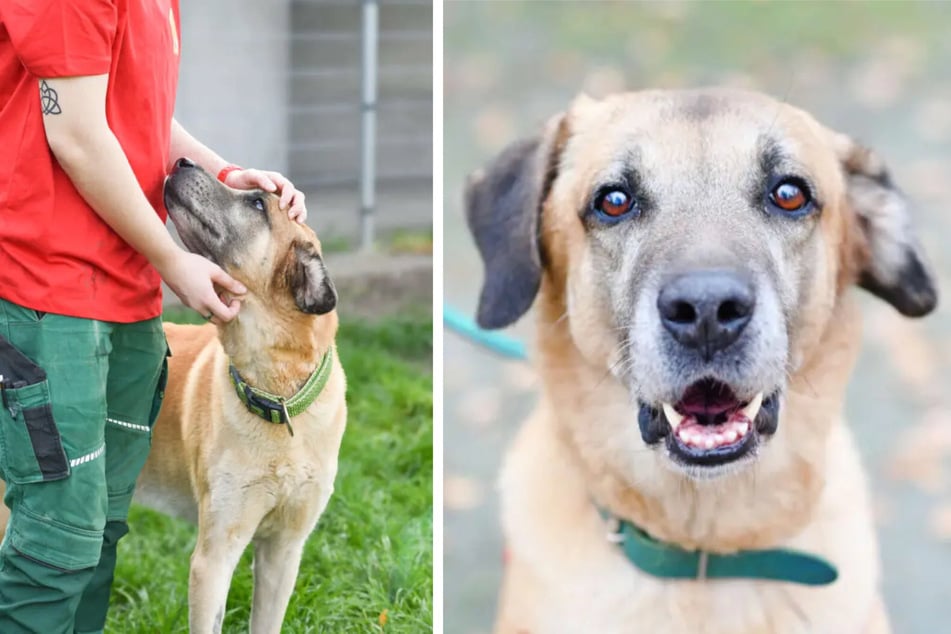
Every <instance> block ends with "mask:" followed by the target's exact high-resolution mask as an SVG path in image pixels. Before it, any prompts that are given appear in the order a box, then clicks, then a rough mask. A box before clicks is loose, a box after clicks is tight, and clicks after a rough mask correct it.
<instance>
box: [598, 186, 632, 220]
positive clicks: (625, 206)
mask: <svg viewBox="0 0 951 634" xmlns="http://www.w3.org/2000/svg"><path fill="white" fill-rule="evenodd" d="M594 209H595V212H596V213H597V214H598V215H599V216H600V217H601V218H602V219H604V220H617V219H618V218H621V217H622V216H625V215H627V214H628V213H630V212H631V211H634V210H635V209H636V206H635V204H634V198H633V197H632V196H631V195H630V194H628V193H627V192H625V191H623V190H620V189H611V190H608V191H606V192H604V193H603V194H601V195H599V196H598V197H597V199H595V203H594Z"/></svg>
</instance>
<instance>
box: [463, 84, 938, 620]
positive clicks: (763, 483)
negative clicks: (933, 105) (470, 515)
mask: <svg viewBox="0 0 951 634" xmlns="http://www.w3.org/2000/svg"><path fill="white" fill-rule="evenodd" d="M466 206H467V215H468V219H469V223H470V228H471V229H472V232H473V234H474V236H475V238H476V241H477V243H478V246H479V249H480V252H481V255H482V257H483V260H484V263H485V268H486V277H485V283H484V286H483V289H482V295H481V298H480V304H479V312H478V320H479V322H480V324H481V325H482V326H484V327H489V328H493V327H501V326H505V325H507V324H509V323H512V322H513V321H515V320H516V319H518V318H519V317H520V316H521V315H522V314H523V313H525V312H526V311H527V310H528V308H529V307H530V305H531V304H532V303H533V301H535V303H536V306H537V308H536V312H537V323H538V327H537V367H538V370H539V372H540V374H541V377H542V383H543V387H542V394H541V401H540V403H539V405H538V408H537V410H536V411H535V413H534V415H533V416H532V417H531V418H530V419H529V421H528V422H527V423H526V424H525V426H524V427H523V428H522V430H521V432H520V434H519V436H518V438H517V440H516V441H515V443H514V446H513V447H512V449H511V451H510V453H509V455H508V458H507V460H506V464H505V467H504V472H503V475H502V478H501V489H502V515H503V525H504V532H505V538H506V542H507V546H508V549H509V564H508V566H507V569H506V575H505V581H504V584H503V588H502V593H501V602H500V611H499V615H498V621H497V629H496V631H497V632H500V633H515V632H519V633H531V634H557V633H566V634H577V633H579V632H600V633H605V634H609V633H621V632H651V633H652V634H688V633H689V634H701V633H707V634H752V633H763V634H767V633H768V634H789V633H802V634H806V633H808V634H859V633H872V632H876V633H878V632H887V631H888V628H889V626H888V620H887V617H886V614H885V612H884V606H883V603H882V599H881V594H880V590H879V564H878V555H877V545H876V538H875V531H874V529H873V525H872V517H871V510H870V505H869V498H868V494H867V491H866V482H865V478H864V475H863V472H862V469H861V466H860V463H859V458H858V455H857V452H856V450H855V447H854V445H853V441H852V436H851V434H850V432H849V430H848V429H847V428H846V426H845V424H844V422H843V420H842V415H843V400H844V392H845V387H846V383H847V380H848V377H849V375H850V373H851V370H852V367H853V364H854V362H855V358H856V355H857V352H858V348H859V340H860V332H859V330H860V328H859V326H860V322H859V315H858V314H857V309H856V306H855V302H854V299H853V298H852V297H851V293H850V292H849V287H850V286H851V285H853V284H854V283H856V282H858V283H859V284H860V285H861V286H863V287H864V288H866V289H868V290H870V291H871V292H873V293H875V294H876V295H878V296H879V297H881V298H883V299H885V300H886V301H888V302H890V303H891V304H893V305H894V306H895V307H896V308H897V309H898V310H900V311H901V312H902V313H904V314H906V315H909V316H920V315H924V314H926V313H928V312H929V311H931V310H932V309H933V307H934V305H935V302H936V294H935V291H934V287H933V282H932V279H931V277H930V275H929V274H928V272H927V269H926V267H925V266H924V264H923V262H924V258H923V256H922V254H921V252H920V249H919V246H918V243H917V241H916V239H915V238H914V236H913V235H912V233H911V229H910V220H909V217H908V211H907V206H906V203H905V201H904V199H903V198H902V197H901V195H900V194H899V192H898V191H897V190H896V189H895V188H894V186H893V185H892V182H891V180H890V178H889V176H888V173H887V172H886V171H885V168H884V166H883V165H882V163H881V162H880V161H879V159H878V158H877V157H876V156H875V155H874V154H872V153H871V152H869V151H868V150H866V149H864V148H862V147H860V146H858V145H856V144H855V143H854V142H853V141H852V140H851V139H849V138H847V137H845V136H843V135H841V134H838V133H835V132H833V131H831V130H828V129H827V128H825V127H823V126H822V125H820V124H819V123H817V122H816V121H815V120H814V119H813V118H812V117H810V116H809V115H808V114H806V113H805V112H803V111H801V110H797V109H796V108H793V107H791V106H788V105H786V104H782V103H779V102H777V101H774V100H772V99H770V98H768V97H765V96H762V95H758V94H754V93H744V92H732V91H725V90H707V91H685V92H640V93H633V94H623V95H617V96H613V97H610V98H608V99H605V100H604V101H599V102H596V101H592V100H591V99H588V98H586V97H581V98H579V99H577V100H576V101H575V102H574V104H573V105H572V106H571V108H570V109H569V110H568V111H567V112H566V113H564V114H562V115H559V116H557V117H555V118H554V119H553V120H552V121H551V122H550V123H549V125H548V126H547V128H546V129H545V131H544V132H543V134H542V135H541V136H540V137H539V138H537V139H534V140H530V141H526V142H521V143H517V144H515V145H513V146H511V147H510V148H509V149H507V150H506V151H505V152H503V154H502V155H501V156H500V157H499V158H498V159H497V160H496V161H495V162H494V163H493V164H492V165H491V166H490V167H489V168H488V169H487V170H486V171H485V172H480V173H477V174H476V175H474V176H473V177H472V179H471V180H470V184H469V188H468V192H467V200H466ZM536 295H537V300H536ZM599 509H600V510H601V511H602V512H604V514H605V516H607V517H608V518H609V521H607V522H606V521H604V520H602V516H601V515H600V514H599ZM619 525H626V526H627V527H628V528H629V529H630V528H631V527H636V529H640V530H642V531H644V533H646V535H648V536H649V537H645V538H643V539H639V540H638V539H632V538H630V535H631V534H635V533H636V532H637V531H636V530H632V531H631V532H630V533H624V534H621V535H619V534H618V533H617V532H616V529H617V527H618V526H619ZM616 542H622V544H619V543H616ZM644 542H647V543H650V544H651V546H650V547H651V548H654V547H656V546H657V545H658V544H659V543H661V544H660V545H661V546H662V547H663V548H667V549H669V550H671V551H675V552H676V553H678V555H677V556H678V557H679V556H683V557H687V558H689V561H690V562H691V564H690V567H689V573H688V574H687V575H686V576H685V577H681V578H670V577H669V576H663V575H659V576H655V573H650V574H649V573H648V572H645V570H644V567H645V566H646V565H650V563H651V562H650V561H647V562H646V564H645V560H640V561H641V563H638V564H636V565H635V563H634V559H629V558H628V557H627V556H626V550H625V549H626V548H628V547H629V545H630V544H631V543H637V544H641V543H644ZM777 548H784V549H787V550H788V549H791V550H794V551H796V553H797V555H796V556H797V557H799V558H800V559H802V558H808V559H810V565H812V566H813V568H815V566H819V568H820V569H821V570H820V571H821V572H822V574H820V575H819V577H823V576H824V577H825V578H824V580H823V581H821V582H819V583H818V584H817V585H805V583H804V582H803V581H801V580H792V579H789V578H785V577H779V578H761V577H755V578H754V577H750V576H748V575H746V574H740V575H732V576H731V575H723V574H722V573H723V571H724V570H725V567H724V565H723V562H724V561H728V560H729V558H728V557H723V555H725V554H730V553H738V552H742V553H743V554H742V557H748V556H749V555H750V554H751V553H750V551H763V550H767V551H770V552H769V553H768V556H769V557H772V558H773V560H774V561H775V559H776V556H777V555H776V554H775V552H774V549H777ZM752 554H753V555H754V556H758V553H752ZM661 559H663V563H664V564H665V565H666V564H669V563H670V559H669V558H667V557H666V555H665V557H663V558H661ZM817 559H820V560H824V561H826V562H827V563H826V564H817V563H816V560H817ZM745 561H749V560H748V559H745ZM828 564H831V566H832V568H831V569H830V567H829V565H828ZM744 565H745V564H744ZM823 566H824V567H823ZM781 568H782V570H780V573H781V574H782V575H789V574H791V572H793V571H792V570H791V567H789V566H784V567H783V566H781ZM668 569H669V566H668ZM830 572H831V574H826V573H830ZM836 575H837V579H836V580H834V581H832V580H833V579H835V578H836ZM724 576H726V577H731V578H723V577H724ZM777 579H781V580H777Z"/></svg>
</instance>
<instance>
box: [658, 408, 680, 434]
mask: <svg viewBox="0 0 951 634" xmlns="http://www.w3.org/2000/svg"><path fill="white" fill-rule="evenodd" d="M662 407H663V408H664V416H666V417H667V422H668V423H669V424H670V428H671V429H674V430H676V429H677V428H678V427H680V423H682V422H684V416H683V414H681V413H680V412H678V411H677V410H675V409H674V406H673V405H671V404H670V403H663V404H662Z"/></svg>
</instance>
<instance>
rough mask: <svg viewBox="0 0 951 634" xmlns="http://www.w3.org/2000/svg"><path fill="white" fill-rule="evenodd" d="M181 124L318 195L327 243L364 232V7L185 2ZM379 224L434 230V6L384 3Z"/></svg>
mask: <svg viewBox="0 0 951 634" xmlns="http://www.w3.org/2000/svg"><path fill="white" fill-rule="evenodd" d="M181 11H182V64H181V75H180V80H179V92H178V104H177V110H176V116H177V117H178V118H179V120H180V121H181V122H182V124H183V125H184V126H185V127H186V128H187V129H188V130H189V131H190V132H192V134H194V135H195V136H196V137H197V138H199V139H201V140H202V141H203V142H205V143H206V144H208V145H209V146H210V147H212V148H214V149H215V150H216V151H217V152H219V153H220V154H221V155H222V156H224V157H225V158H226V159H228V160H230V161H233V162H235V163H238V164H241V165H253V166H256V167H262V168H269V169H277V170H279V171H282V172H284V173H285V174H287V175H288V176H289V177H290V178H291V179H292V180H293V181H294V183H295V184H296V185H297V186H298V188H300V189H302V190H304V191H305V192H306V193H307V194H308V200H309V203H308V207H309V208H310V211H311V217H312V218H313V222H312V223H311V224H312V225H313V226H314V227H315V228H318V230H319V232H320V233H321V235H324V236H326V235H336V236H342V237H346V238H349V239H353V238H354V237H355V236H356V235H357V234H358V222H359V220H358V210H359V196H358V190H357V185H358V183H359V178H360V169H359V157H360V82H361V2H360V0H181ZM379 28H380V40H379V100H380V103H379V111H378V112H379V114H378V123H377V148H378V149H377V176H378V187H377V190H378V200H379V205H378V207H377V214H376V217H377V222H376V224H377V226H379V227H380V228H381V229H382V230H384V231H386V230H388V229H396V228H404V227H428V226H431V224H432V204H431V203H432V193H431V192H432V94H433V93H432V72H433V71H432V2H431V1H430V0H381V1H380V9H379Z"/></svg>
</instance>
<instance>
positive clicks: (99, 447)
mask: <svg viewBox="0 0 951 634" xmlns="http://www.w3.org/2000/svg"><path fill="white" fill-rule="evenodd" d="M179 47H180V42H179V11H178V0H0V148H2V149H0V396H2V407H0V476H2V479H3V480H4V482H5V484H6V492H5V496H4V501H5V502H6V504H7V506H8V507H9V508H10V517H9V523H8V524H7V527H6V535H5V537H4V541H3V544H2V546H0V632H2V633H3V634H14V633H17V632H38V633H42V634H58V633H72V632H101V631H103V628H104V627H105V620H106V612H107V608H108V599H109V591H110V587H111V583H112V576H113V569H114V566H115V558H116V542H117V541H118V540H119V538H121V537H122V536H123V535H124V534H125V533H126V532H127V531H128V527H127V525H126V517H127V513H128V508H129V504H130V502H131V498H132V491H133V489H134V485H135V480H136V477H137V476H138V473H139V471H140V470H141V468H142V465H143V464H144V462H145V459H146V456H147V453H148V449H149V445H150V434H151V425H152V423H153V422H154V420H155V416H156V414H157V412H158V407H159V405H160V403H161V396H162V391H163V389H164V374H165V367H166V366H165V357H166V353H167V347H166V343H165V338H164V335H163V333H162V326H161V321H160V319H161V318H160V315H161V310H162V299H161V287H160V279H164V280H165V282H166V283H167V284H168V285H169V287H170V288H171V289H172V290H173V291H174V292H175V294H176V295H178V297H179V298H180V299H181V300H182V302H184V303H185V304H186V305H187V306H189V307H191V308H193V309H195V310H197V311H198V312H199V313H200V314H202V315H203V316H205V317H206V318H207V319H211V320H214V321H215V322H218V323H220V322H226V321H228V320H230V319H232V318H234V317H235V315H236V314H237V312H238V310H239V308H240V299H241V296H242V295H243V294H244V293H245V292H247V291H246V289H245V288H244V287H243V286H242V285H241V284H240V283H239V282H238V281H236V280H234V279H232V278H231V277H230V276H228V275H227V274H226V273H225V272H224V271H223V270H222V269H221V268H219V267H218V266H216V265H215V264H213V263H212V262H210V261H208V260H206V259H205V258H203V257H201V256H198V255H195V254H192V253H188V252H186V251H184V250H183V249H181V248H180V247H179V246H177V245H176V244H175V242H173V240H172V239H171V237H170V235H169V233H168V232H167V231H166V229H165V220H166V211H165V208H164V206H163V202H162V186H163V182H164V179H165V176H166V174H167V172H168V171H169V170H170V169H171V167H172V164H173V161H174V160H176V159H177V158H178V157H183V156H187V157H189V158H191V159H192V160H193V161H195V162H197V163H198V164H199V165H201V166H202V167H204V168H205V169H206V170H208V171H210V172H211V173H216V174H219V178H220V179H221V180H223V181H224V182H225V184H227V185H229V186H231V187H234V188H239V189H252V188H262V189H265V190H267V191H271V192H279V193H280V197H281V204H282V206H283V207H285V208H286V209H287V211H288V213H289V215H290V216H291V217H292V218H295V219H297V220H299V221H303V220H304V218H305V216H306V208H305V205H304V196H303V194H302V193H300V192H298V191H296V190H295V189H294V186H293V185H292V184H291V182H290V181H288V180H287V179H286V178H285V177H283V176H281V175H280V174H277V173H275V172H264V171H258V170H245V169H241V168H237V167H236V166H231V165H229V164H228V163H227V162H226V161H225V160H224V159H222V158H221V157H219V156H218V155H217V154H215V153H214V152H213V151H211V150H210V149H208V148H207V147H205V146H204V145H202V144H201V143H199V142H198V141H197V140H195V139H194V138H192V137H191V136H190V135H189V134H188V133H187V132H186V131H185V130H184V129H183V128H182V127H181V126H180V125H179V124H178V123H177V122H176V121H175V120H174V118H173V109H174V103H175V92H176V86H177V79H178V63H179ZM222 296H224V297H227V303H225V301H223V300H222ZM222 608H223V606H222Z"/></svg>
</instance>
